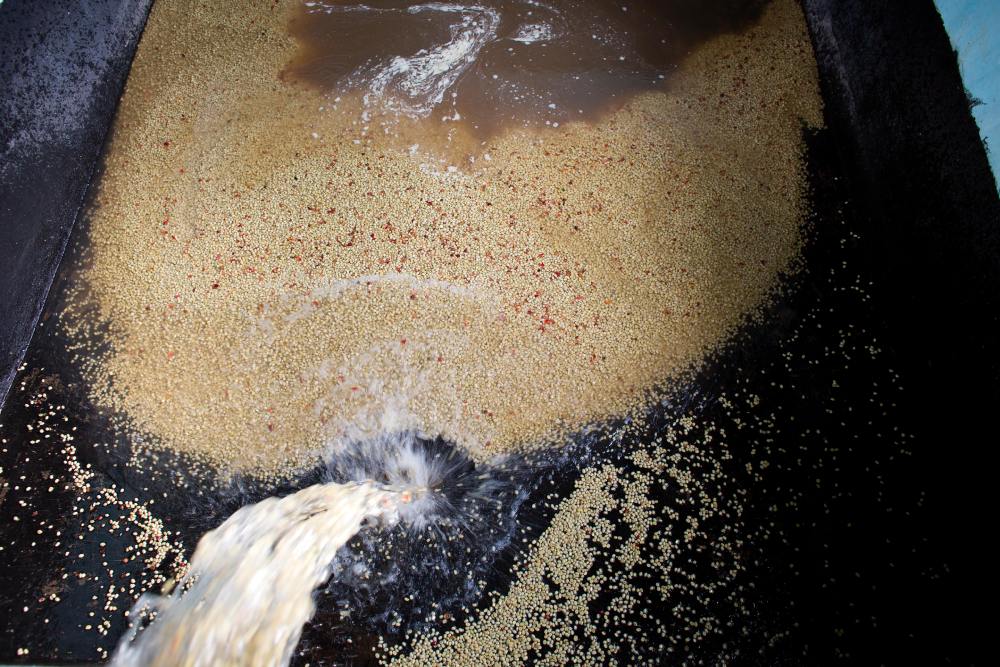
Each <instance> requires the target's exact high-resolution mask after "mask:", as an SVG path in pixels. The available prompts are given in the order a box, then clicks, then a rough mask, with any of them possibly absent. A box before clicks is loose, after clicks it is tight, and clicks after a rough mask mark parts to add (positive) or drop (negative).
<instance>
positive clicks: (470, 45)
mask: <svg viewBox="0 0 1000 667" xmlns="http://www.w3.org/2000/svg"><path fill="white" fill-rule="evenodd" d="M406 11H407V12H408V13H410V14H422V13H425V12H443V13H446V14H454V15H456V18H457V20H456V21H455V22H454V23H452V24H451V25H450V26H449V28H448V31H449V35H450V39H449V40H448V41H447V42H445V43H444V44H440V45H437V46H434V47H431V48H428V49H421V50H420V51H418V52H417V53H416V54H414V55H412V56H394V57H393V58H391V59H389V61H388V62H384V63H382V64H380V65H377V66H376V67H375V69H374V71H373V72H368V71H365V69H364V68H362V69H361V70H359V71H358V72H356V73H355V74H354V75H353V76H352V77H351V78H352V79H360V80H368V82H369V83H368V86H367V87H368V92H367V93H365V95H364V103H365V106H366V107H369V108H370V107H373V106H376V105H378V106H381V107H382V108H384V109H386V110H389V111H393V112H396V113H400V114H403V115H406V116H410V117H413V118H423V117H426V116H427V115H429V114H430V113H431V110H432V109H433V108H434V107H435V106H437V105H438V104H440V103H441V102H442V101H443V100H444V96H445V93H446V92H448V89H449V88H451V87H452V86H453V85H454V84H455V83H456V82H457V81H458V79H459V77H461V76H462V74H464V73H465V72H466V71H467V70H468V69H469V68H470V67H471V66H472V64H473V63H474V62H475V61H476V58H477V56H478V55H479V52H480V51H482V49H483V47H484V46H486V44H488V43H489V42H491V41H493V40H495V39H496V36H497V28H498V27H499V26H500V12H499V11H497V10H496V9H493V8H491V7H484V6H482V5H450V4H445V3H440V2H432V3H427V4H421V5H413V6H411V7H409V8H407V10H406Z"/></svg>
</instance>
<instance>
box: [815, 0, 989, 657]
mask: <svg viewBox="0 0 1000 667" xmlns="http://www.w3.org/2000/svg"><path fill="white" fill-rule="evenodd" d="M804 4H805V7H806V11H807V19H808V22H809V25H810V30H811V32H812V36H813V41H814V45H815V49H816V55H817V60H818V63H819V67H820V75H821V82H822V86H823V93H824V100H825V103H826V105H827V118H828V122H829V124H830V125H831V130H832V132H833V133H835V135H836V136H837V137H838V142H839V150H840V152H841V155H842V158H843V160H844V161H845V163H846V164H848V165H850V167H851V168H850V169H849V170H848V171H849V176H848V178H847V181H848V183H847V188H848V189H849V190H850V192H851V195H852V196H853V197H854V198H856V200H857V201H858V202H859V203H860V204H861V206H859V209H860V214H861V215H860V219H859V221H858V224H859V230H858V231H859V232H861V233H863V235H864V238H865V241H866V242H865V246H864V249H863V252H864V254H865V258H866V261H865V263H866V264H867V267H868V269H869V271H870V274H871V275H872V279H873V285H872V287H871V290H872V293H873V296H874V300H875V307H876V312H877V313H878V314H879V317H880V319H882V323H883V325H884V330H885V332H886V333H885V335H886V336H888V337H889V338H890V340H891V347H892V353H893V357H894V358H893V363H894V364H895V366H896V367H897V369H898V370H899V371H900V373H901V375H902V382H903V385H904V387H906V392H905V394H904V397H903V402H902V404H901V406H900V407H901V409H902V411H903V414H904V415H905V417H906V422H907V423H906V425H905V427H906V428H907V429H908V430H909V431H910V432H911V433H913V434H914V441H913V445H912V450H913V461H914V464H915V466H914V472H915V474H914V478H913V479H903V480H895V483H896V484H897V485H899V486H908V487H911V488H917V487H918V486H919V487H922V488H923V490H924V492H925V494H926V495H925V499H924V502H923V505H924V507H923V516H924V517H926V520H928V521H930V522H931V524H932V525H928V526H926V527H925V530H926V535H927V536H928V537H927V540H926V544H924V545H922V549H923V550H924V551H926V552H930V553H932V554H934V555H935V560H936V561H937V562H938V563H939V566H938V567H937V568H936V569H935V571H934V572H928V573H927V575H928V576H926V577H925V578H923V579H922V583H919V584H917V583H916V582H914V583H913V584H912V585H910V586H891V587H889V588H888V589H885V590H882V591H880V593H879V594H878V596H877V600H878V601H877V602H876V603H875V604H876V605H877V606H879V607H881V609H879V611H880V612H886V613H885V615H884V617H887V618H893V617H895V618H896V619H898V621H899V624H900V626H908V627H910V628H912V629H911V630H910V631H908V632H909V634H911V635H912V634H916V635H917V637H915V639H916V640H917V641H916V642H915V643H914V646H920V647H924V648H926V649H927V650H931V651H932V652H933V653H936V654H937V655H942V654H944V655H948V656H949V657H950V658H951V659H952V661H953V664H973V663H975V662H977V660H976V659H977V658H978V657H979V656H978V655H977V650H978V649H979V648H980V647H981V646H982V643H983V642H982V637H984V636H986V634H985V632H983V630H984V629H985V622H984V618H983V616H981V614H980V613H979V612H977V611H975V610H974V609H973V607H974V606H975V605H972V604H970V600H973V599H975V598H976V597H978V593H977V591H980V590H981V588H982V586H983V585H984V582H983V575H984V573H985V572H987V571H988V570H987V569H986V567H985V558H984V556H983V554H985V553H987V551H986V545H985V536H984V534H983V524H984V521H988V518H987V516H986V514H985V510H986V508H987V507H989V506H990V505H991V503H989V502H988V498H987V494H988V490H989V489H990V487H991V484H990V480H989V475H990V473H989V472H988V467H987V466H984V465H983V462H984V459H985V458H986V457H988V456H989V453H990V452H989V450H990V449H992V447H991V445H990V443H992V442H994V441H995V440H996V436H995V434H993V433H992V431H993V430H994V429H993V428H992V415H993V413H994V412H995V410H996V406H997V405H998V404H1000V402H998V399H1000V391H998V378H1000V351H998V347H997V344H998V341H1000V202H998V198H997V190H996V184H995V182H994V180H993V175H992V173H991V171H990V168H989V164H988V161H987V156H986V151H985V149H984V146H983V144H982V142H981V141H980V138H979V133H978V130H977V128H976V125H975V122H974V121H973V118H972V116H971V115H970V100H969V98H968V96H967V93H966V91H965V88H964V86H963V84H962V80H961V77H960V74H959V68H958V62H957V58H956V54H955V52H954V50H953V49H952V45H951V43H950V42H949V39H948V36H947V34H946V32H945V29H944V26H943V24H942V21H941V18H940V16H939V15H938V13H937V10H936V9H935V7H934V5H933V3H931V2H893V1H892V0H887V1H872V0H805V3H804ZM873 444H874V443H873ZM858 519H860V520H863V517H858ZM912 657H917V656H916V655H914V656H912Z"/></svg>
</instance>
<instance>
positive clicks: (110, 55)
mask: <svg viewBox="0 0 1000 667" xmlns="http://www.w3.org/2000/svg"><path fill="white" fill-rule="evenodd" d="M151 2H152V0H93V1H88V2H73V1H66V0H56V1H53V2H32V1H31V0H6V1H5V2H3V3H0V230H2V232H0V267H2V268H0V323H2V324H0V404H2V403H3V398H4V396H5V394H6V393H7V389H8V387H9V386H10V383H11V381H12V379H13V377H14V370H15V368H16V366H17V365H18V363H19V362H20V360H21V357H22V356H23V355H24V352H25V349H26V348H27V347H28V342H29V340H30V339H31V332H32V329H34V326H35V322H36V320H37V318H38V315H39V313H40V312H41V309H42V304H43V303H44V301H45V295H46V294H47V292H48V289H49V285H50V283H51V282H52V276H53V274H54V273H55V271H56V269H57V268H58V266H59V261H60V260H61V258H62V254H63V249H64V248H65V245H66V241H67V239H68V238H69V234H70V230H71V229H72V228H73V222H74V221H75V220H76V215H77V211H78V209H79V208H80V205H81V203H82V202H83V198H84V193H85V192H86V189H87V186H88V184H89V183H90V178H91V175H92V174H93V170H94V165H95V164H96V162H97V158H98V155H99V153H100V149H101V144H102V142H103V141H104V136H105V134H106V133H107V131H108V128H109V127H110V125H111V119H112V115H113V113H114V110H115V106H116V105H117V103H118V95H119V93H120V91H121V88H122V85H123V84H124V83H125V75H126V74H127V72H128V68H129V65H130V64H131V61H132V53H133V52H134V50H135V46H136V43H137V41H138V39H139V34H140V32H141V31H142V26H143V25H144V24H145V21H146V14H147V12H148V11H149V6H150V4H151Z"/></svg>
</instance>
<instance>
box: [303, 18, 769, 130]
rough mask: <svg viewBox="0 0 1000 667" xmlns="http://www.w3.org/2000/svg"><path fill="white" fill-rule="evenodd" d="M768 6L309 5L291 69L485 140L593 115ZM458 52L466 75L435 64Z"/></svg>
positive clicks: (330, 88)
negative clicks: (439, 70) (448, 75)
mask: <svg viewBox="0 0 1000 667" xmlns="http://www.w3.org/2000/svg"><path fill="white" fill-rule="evenodd" d="M764 4H765V2H764V1H763V0H674V1H672V2H654V1H640V2H636V1H634V0H628V1H621V0H614V1H610V0H551V1H546V2H538V1H536V0H503V1H502V2H490V3H482V4H477V3H475V2H468V3H459V2H456V3H421V2H413V1H406V0H376V1H374V2H365V3H360V2H353V1H344V0H336V1H332V2H306V3H304V4H303V5H302V9H301V10H300V11H299V12H298V14H297V15H296V16H295V17H294V18H293V20H292V23H291V25H290V26H289V28H290V31H291V33H292V35H293V36H294V37H295V38H296V39H297V40H298V41H299V43H300V52H299V55H298V56H297V57H296V59H295V60H294V61H293V62H292V63H291V64H290V65H289V67H288V68H287V70H286V72H285V76H286V77H287V78H290V79H297V80H301V81H304V82H306V83H308V84H310V85H313V86H316V87H318V88H319V90H321V91H323V92H326V93H328V94H329V95H330V98H331V101H332V100H333V99H334V98H335V97H337V96H339V95H346V94H348V93H351V92H360V93H362V94H368V95H371V96H372V97H373V98H374V97H378V96H379V95H381V96H384V97H385V98H387V99H388V100H389V102H388V104H387V105H386V106H388V107H389V108H390V109H394V110H395V111H397V112H398V113H400V114H402V115H404V116H412V117H427V116H432V119H433V121H434V122H440V119H441V117H442V116H447V117H448V118H449V122H452V123H454V122H456V121H457V122H459V123H461V124H463V125H464V126H466V127H467V128H468V129H470V130H471V131H472V133H473V134H474V135H476V136H479V137H485V136H488V135H491V134H493V133H495V132H496V131H497V130H498V129H499V128H501V127H510V126H516V127H521V126H532V127H537V126H539V125H544V124H546V123H553V122H554V123H565V122H567V121H572V120H582V119H590V118H592V117H593V116H594V115H595V114H599V113H602V112H606V111H608V110H610V109H613V108H616V107H618V106H620V105H621V104H624V103H625V102H626V101H628V99H629V98H630V97H631V95H633V94H635V93H637V92H641V91H645V90H651V89H655V88H658V87H662V86H664V85H666V84H667V78H668V76H669V74H670V72H671V71H673V70H674V69H675V68H676V67H677V65H678V64H679V63H680V62H681V60H683V58H684V57H685V55H687V53H689V52H690V50H691V49H692V48H694V47H695V46H697V45H698V44H700V43H701V42H703V41H705V40H707V39H709V38H711V37H712V36H715V35H718V34H720V33H723V32H729V31H739V30H741V29H743V28H745V27H747V26H748V25H752V23H753V22H754V21H755V20H756V19H757V17H758V16H759V14H760V10H761V8H762V7H763V5H764ZM449 59H454V61H455V62H457V63H459V64H458V65H453V66H452V67H451V68H450V71H453V72H457V71H459V69H461V68H462V67H463V65H462V64H461V63H464V62H465V61H466V59H467V60H468V62H467V66H465V68H464V69H463V70H461V75H460V76H457V77H455V78H454V80H451V79H447V80H446V79H445V77H444V76H438V75H436V74H435V73H434V71H433V70H434V66H435V64H436V63H440V62H451V60H449ZM393 63H396V64H397V65H398V68H399V69H398V71H397V70H394V69H393ZM380 77H384V78H383V79H382V80H381V83H380V80H379V78H380ZM380 85H381V86H382V87H381V88H380V87H379V86H380ZM456 112H457V113H458V115H459V117H458V118H456V119H455V120H450V119H452V118H455V116H454V114H455V113H456Z"/></svg>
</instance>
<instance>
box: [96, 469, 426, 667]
mask: <svg viewBox="0 0 1000 667" xmlns="http://www.w3.org/2000/svg"><path fill="white" fill-rule="evenodd" d="M420 493H422V492H421V491H419V490H418V491H411V490H394V489H389V488H384V487H380V486H376V485H375V484H373V483H371V482H351V483H347V484H337V483H332V482H331V483H327V484H316V485H313V486H310V487H307V488H305V489H303V490H301V491H299V492H297V493H295V494H292V495H289V496H285V497H283V498H268V499H266V500H264V501H261V502H259V503H257V504H255V505H249V506H247V507H244V508H242V509H240V510H239V511H237V512H236V513H235V514H233V515H232V516H231V517H230V518H229V519H228V520H226V521H225V523H223V524H222V525H221V526H219V527H218V528H217V529H215V530H213V531H211V532H210V533H208V534H206V535H205V536H204V537H203V538H202V539H201V541H200V542H199V543H198V547H197V549H196V551H195V553H194V557H193V558H192V559H191V566H190V570H189V572H188V574H187V575H186V576H185V578H184V579H183V580H182V581H181V582H180V583H179V584H178V585H177V586H176V587H175V588H174V590H173V591H172V592H171V593H169V594H166V595H145V596H143V597H142V598H140V600H139V601H138V602H137V603H136V605H135V607H134V608H133V610H132V612H131V614H132V616H133V619H132V620H133V623H134V626H135V630H134V632H133V633H132V634H131V636H126V637H124V638H123V639H122V641H121V643H120V644H119V646H118V649H117V651H116V653H115V656H114V659H113V660H112V665H114V667H139V666H142V667H147V666H148V667H155V666H164V667H167V666H169V667H182V666H192V667H193V666H195V665H206V666H207V665H212V666H214V667H218V666H223V665H242V666H244V667H258V666H259V667H264V666H268V667H273V666H275V665H287V664H288V663H289V661H290V660H291V658H292V655H293V653H294V651H295V646H296V644H297V643H298V640H299V636H300V635H301V633H302V626H303V625H304V624H305V623H306V622H307V621H308V620H309V619H310V618H311V617H312V615H313V612H314V611H315V603H314V602H313V597H312V594H313V591H314V589H315V588H316V587H317V586H319V585H320V584H322V583H323V582H324V581H326V580H327V579H328V578H329V577H330V576H331V574H335V573H334V572H332V570H333V568H334V556H335V555H336V553H337V551H338V550H339V549H340V548H341V547H342V546H344V544H345V543H347V541H348V540H349V539H351V537H353V536H354V535H355V534H357V533H358V531H359V530H361V528H362V527H363V526H364V525H365V524H366V523H367V522H376V523H381V524H386V525H388V524H392V523H394V522H395V521H397V520H398V518H399V510H400V505H406V504H408V503H410V502H411V501H412V500H414V499H415V495H419V494H420ZM150 621H151V622H150Z"/></svg>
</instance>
